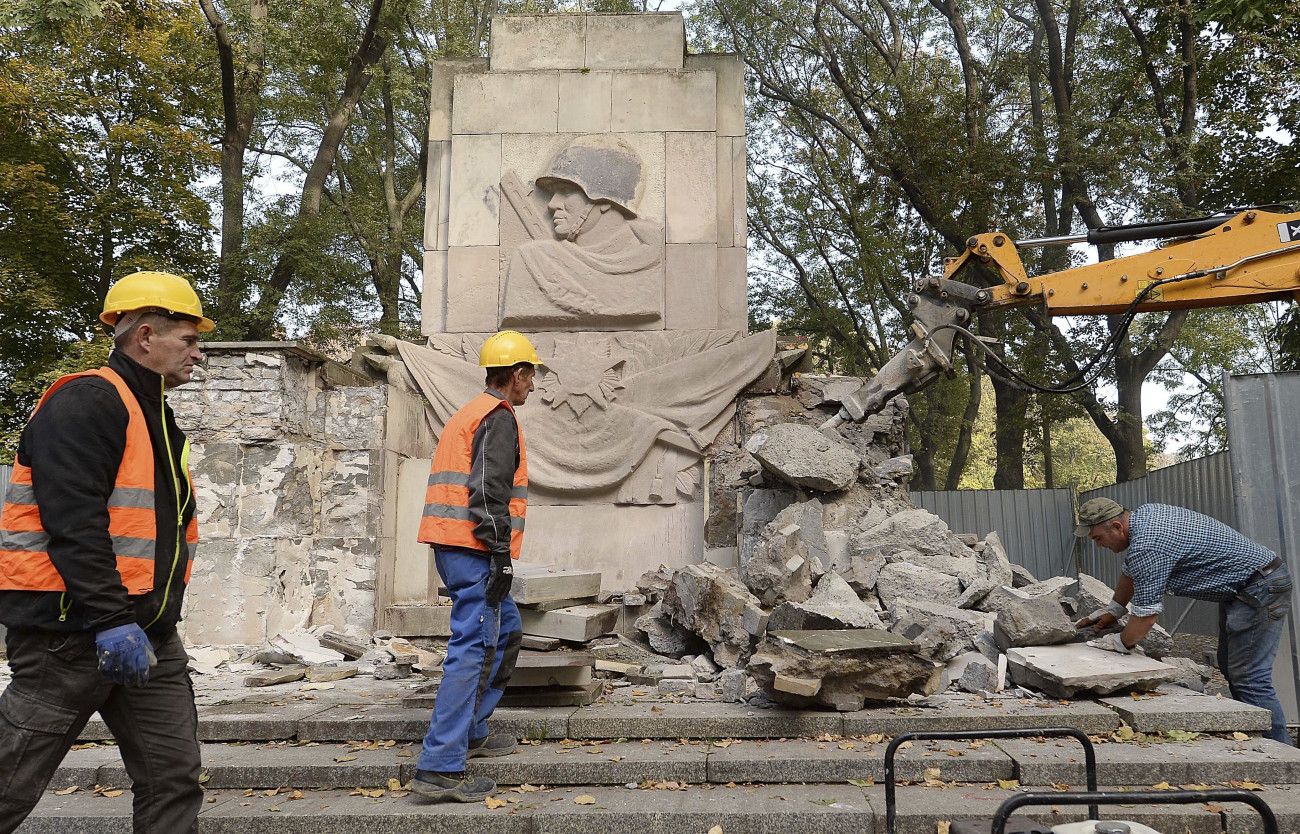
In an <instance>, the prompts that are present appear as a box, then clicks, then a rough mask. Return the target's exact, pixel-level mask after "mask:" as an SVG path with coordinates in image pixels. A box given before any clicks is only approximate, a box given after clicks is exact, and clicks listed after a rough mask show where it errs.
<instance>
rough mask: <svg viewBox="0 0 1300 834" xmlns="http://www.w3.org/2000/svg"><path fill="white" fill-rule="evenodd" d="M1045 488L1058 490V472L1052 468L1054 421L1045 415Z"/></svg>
mask: <svg viewBox="0 0 1300 834" xmlns="http://www.w3.org/2000/svg"><path fill="white" fill-rule="evenodd" d="M1043 486H1044V487H1046V488H1047V489H1056V472H1055V471H1054V469H1053V467H1052V420H1051V418H1049V417H1048V416H1047V415H1046V414H1044V415H1043Z"/></svg>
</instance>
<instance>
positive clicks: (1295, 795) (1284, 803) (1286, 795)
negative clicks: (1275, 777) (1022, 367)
mask: <svg viewBox="0 0 1300 834" xmlns="http://www.w3.org/2000/svg"><path fill="white" fill-rule="evenodd" d="M1261 796H1262V797H1263V798H1264V801H1265V802H1267V803H1268V807H1269V808H1271V809H1272V811H1273V813H1274V815H1276V816H1277V825H1278V830H1279V831H1300V788H1297V787H1292V786H1287V785H1270V786H1268V788H1267V790H1265V791H1263V792H1262V793H1261ZM1223 809H1224V810H1223V831H1224V834H1264V821H1263V820H1262V819H1260V816H1259V814H1258V813H1257V812H1256V811H1255V810H1254V809H1253V808H1251V807H1250V806H1248V805H1245V804H1242V803H1239V802H1232V803H1225V804H1224V806H1223Z"/></svg>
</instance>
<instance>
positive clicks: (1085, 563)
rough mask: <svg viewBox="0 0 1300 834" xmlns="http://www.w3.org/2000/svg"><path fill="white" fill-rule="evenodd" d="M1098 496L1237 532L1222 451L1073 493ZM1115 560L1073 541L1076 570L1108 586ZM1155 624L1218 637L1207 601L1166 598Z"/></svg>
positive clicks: (1229, 467)
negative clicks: (1182, 512)
mask: <svg viewBox="0 0 1300 834" xmlns="http://www.w3.org/2000/svg"><path fill="white" fill-rule="evenodd" d="M1103 496H1104V497H1106V498H1111V499H1114V500H1115V501H1118V502H1119V503H1120V504H1123V505H1124V506H1125V507H1128V508H1129V509H1132V508H1133V507H1137V506H1139V505H1141V504H1151V503H1156V504H1173V505H1175V506H1178V507H1186V508H1187V509H1189V510H1194V511H1196V512H1198V513H1202V514H1204V515H1208V516H1212V517H1213V518H1217V519H1218V520H1219V521H1222V522H1223V523H1224V524H1227V525H1228V526H1229V527H1232V528H1234V529H1239V526H1238V524H1237V510H1236V506H1235V498H1234V492H1233V487H1232V462H1231V459H1230V458H1229V457H1228V453H1227V452H1219V453H1218V454H1214V455H1209V456H1207V457H1203V458H1197V459H1195V460H1189V461H1186V462H1184V463H1176V464H1174V465H1173V466H1167V467H1165V468H1164V469H1157V470H1155V471H1153V472H1149V473H1148V474H1147V475H1146V476H1145V477H1143V478H1138V479H1137V480H1136V481H1129V482H1128V483H1124V484H1114V485H1113V486H1108V487H1101V488H1100V489H1093V490H1089V491H1087V492H1084V493H1081V494H1080V495H1079V503H1083V502H1084V501H1087V500H1088V499H1089V498H1099V497H1103ZM1120 561H1121V560H1120V557H1119V556H1117V555H1115V554H1114V553H1111V552H1110V551H1109V550H1102V549H1100V548H1098V547H1097V546H1096V545H1094V544H1093V543H1092V542H1090V541H1088V540H1086V539H1082V540H1080V542H1079V563H1078V564H1079V570H1081V571H1083V572H1084V573H1090V574H1092V575H1093V576H1095V577H1097V578H1098V579H1101V580H1103V581H1105V582H1106V583H1107V584H1109V585H1111V586H1112V587H1113V586H1114V584H1115V580H1117V579H1118V578H1119V567H1120ZM1180 621H1181V625H1179V623H1180ZM1160 624H1161V625H1163V626H1164V627H1165V628H1167V629H1169V630H1170V631H1173V630H1174V627H1175V626H1178V628H1177V630H1178V631H1179V632H1184V633H1192V634H1218V632H1219V613H1218V607H1217V606H1216V605H1214V604H1213V603H1208V602H1198V601H1196V600H1191V599H1185V598H1183V597H1173V596H1167V597H1165V611H1164V614H1162V615H1161V616H1160Z"/></svg>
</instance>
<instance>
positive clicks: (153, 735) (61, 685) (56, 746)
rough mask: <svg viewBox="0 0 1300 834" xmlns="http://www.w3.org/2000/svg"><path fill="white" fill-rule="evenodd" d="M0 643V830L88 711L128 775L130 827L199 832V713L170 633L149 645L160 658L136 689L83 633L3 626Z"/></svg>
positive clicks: (35, 796) (17, 816) (158, 832)
mask: <svg viewBox="0 0 1300 834" xmlns="http://www.w3.org/2000/svg"><path fill="white" fill-rule="evenodd" d="M5 645H6V648H7V649H8V652H9V668H10V670H11V671H12V673H13V679H12V681H11V682H10V684H9V686H8V687H7V688H6V689H5V691H4V694H3V695H0V834H9V832H11V831H13V830H14V829H16V828H17V827H18V826H19V825H21V824H22V821H23V820H24V819H26V818H27V815H28V814H29V813H31V811H32V808H34V807H35V806H36V803H37V801H39V800H40V798H41V794H42V793H43V792H44V791H45V788H46V786H47V785H48V784H49V781H50V779H51V778H52V777H53V776H54V771H55V770H57V769H58V767H59V764H60V762H62V761H63V757H64V756H65V755H66V754H67V752H68V748H69V747H71V746H72V745H73V744H75V743H76V741H77V737H78V736H79V735H80V734H81V731H82V729H84V728H85V726H86V722H87V721H89V720H90V716H91V715H93V714H94V713H95V712H96V711H98V712H99V714H100V715H101V716H102V717H103V719H104V723H106V724H107V725H108V728H109V730H111V731H112V733H113V737H114V738H115V739H117V747H118V750H120V751H121V753H122V763H123V764H124V765H125V767H126V772H127V775H128V776H129V777H130V778H131V790H132V792H133V795H134V807H133V810H134V826H135V827H134V831H135V834H185V833H186V832H191V834H192V832H194V831H197V829H198V821H197V820H198V813H199V808H200V807H201V806H202V804H203V789H202V787H201V786H200V785H199V775H200V771H201V768H200V762H199V741H198V723H199V722H198V714H197V712H196V711H195V708H194V688H193V687H192V686H191V684H190V676H189V672H188V671H186V666H187V665H188V662H189V658H188V657H187V656H186V654H185V648H184V646H182V645H181V639H180V637H179V636H178V635H177V634H175V633H174V632H173V634H172V636H171V637H169V638H167V639H166V640H164V641H163V642H162V643H161V644H160V645H158V646H156V647H155V654H156V655H157V656H158V665H157V666H156V667H154V669H153V672H152V674H151V675H150V677H149V683H148V684H146V685H145V686H143V687H139V688H130V687H125V686H116V685H114V684H113V682H112V681H110V680H108V679H107V678H105V677H104V676H103V674H101V673H100V671H99V663H98V659H97V658H96V656H95V636H94V634H92V633H90V632H78V633H74V634H59V633H56V632H52V631H44V630H38V629H10V631H9V632H8V633H7V634H6V635H5Z"/></svg>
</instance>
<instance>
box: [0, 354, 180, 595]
mask: <svg viewBox="0 0 1300 834" xmlns="http://www.w3.org/2000/svg"><path fill="white" fill-rule="evenodd" d="M83 376H97V377H100V378H101V379H105V380H107V381H108V382H110V383H112V385H113V387H114V388H115V389H116V390H117V393H118V396H120V397H121V398H122V404H123V405H125V406H126V410H127V414H128V420H127V427H126V448H125V450H124V451H123V453H122V462H121V463H120V464H119V465H118V470H117V478H116V480H115V482H114V485H113V492H112V493H111V494H110V495H109V497H108V502H107V504H108V535H109V539H110V540H111V542H112V546H113V553H114V555H115V556H116V558H117V571H118V573H119V574H120V575H121V577H122V584H123V585H124V586H125V587H126V591H127V593H128V594H131V595H139V594H146V593H148V592H149V591H151V590H153V587H154V557H155V554H156V551H157V545H158V542H157V537H158V516H157V512H156V510H155V504H154V501H155V493H154V477H155V475H154V452H153V443H152V441H151V440H150V439H149V427H148V424H147V423H146V422H145V417H144V411H143V410H142V409H141V408H140V404H139V402H137V400H136V398H135V395H134V394H133V393H132V392H131V389H130V388H128V387H127V385H126V382H125V381H124V380H123V379H122V377H121V376H119V375H118V374H117V372H116V371H114V370H112V369H110V368H100V369H98V370H94V371H87V372H85V373H80V374H70V375H68V376H65V377H62V378H60V379H59V380H58V381H57V382H55V383H54V384H53V385H51V386H50V389H49V390H48V391H46V392H45V396H43V397H41V401H40V403H38V404H37V406H36V408H35V409H33V410H32V414H33V415H35V413H36V411H38V410H40V407H41V406H42V405H44V404H45V401H46V400H47V399H49V396H50V395H51V394H53V393H54V392H55V391H57V390H58V389H59V388H61V387H63V386H64V385H66V384H67V383H68V382H71V381H72V380H74V379H77V378H79V377H83ZM29 419H30V418H29ZM186 470H187V471H186V478H187V479H188V478H189V472H188V467H186ZM193 489H194V488H193V480H192V479H191V480H190V492H191V494H193ZM185 541H186V550H187V554H186V555H187V557H188V559H189V560H190V562H191V564H192V560H193V558H194V550H195V548H196V546H197V544H198V524H197V523H196V522H195V520H194V519H191V520H190V523H189V525H187V527H186V530H185ZM49 542H50V537H49V534H48V533H46V532H45V528H44V527H43V526H42V525H41V518H40V512H39V510H38V509H37V506H36V495H35V492H34V491H33V489H32V470H31V468H30V467H27V466H23V465H22V464H21V463H18V462H17V461H15V462H14V467H13V472H12V474H11V476H10V479H9V487H8V489H7V490H6V491H5V503H4V507H3V509H2V510H0V590H5V591H65V590H67V587H66V585H65V584H64V582H63V577H62V576H60V575H59V572H58V570H57V569H56V568H55V567H54V563H53V562H51V561H50V556H49V552H48V550H49ZM191 564H187V565H186V570H185V577H186V581H188V580H189V573H190V568H191Z"/></svg>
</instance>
